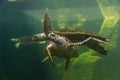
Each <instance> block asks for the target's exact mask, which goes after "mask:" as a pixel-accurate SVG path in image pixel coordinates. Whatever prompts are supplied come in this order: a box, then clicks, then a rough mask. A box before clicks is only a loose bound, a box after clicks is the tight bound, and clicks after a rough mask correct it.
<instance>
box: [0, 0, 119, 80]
mask: <svg viewBox="0 0 120 80" xmlns="http://www.w3.org/2000/svg"><path fill="white" fill-rule="evenodd" d="M119 3H120V0H70V1H68V0H50V1H49V0H1V1H0V80H120V75H119V74H120V64H119V61H120V58H119V57H120V51H119V48H120V46H119V45H120V42H119V40H120V38H119V37H120V8H119V7H120V4H119ZM45 8H48V9H49V15H50V18H51V20H52V23H53V27H54V28H58V27H61V28H64V27H72V28H80V29H84V30H87V31H91V32H96V33H98V34H100V35H103V36H104V37H107V38H109V39H110V41H109V44H106V45H104V46H105V48H106V50H108V55H107V56H102V55H100V54H98V53H97V52H95V51H92V50H90V49H88V48H86V47H79V55H80V56H79V58H75V59H72V60H71V63H70V67H69V69H68V70H67V71H65V70H64V59H61V58H57V57H54V60H55V63H56V66H55V67H53V66H52V65H51V64H50V63H49V61H47V62H45V63H41V61H42V59H43V58H44V57H45V56H46V54H44V47H45V46H46V44H41V45H36V44H31V45H25V46H22V47H20V48H18V49H17V48H15V46H14V43H12V42H10V40H9V39H11V38H14V37H21V36H29V35H33V34H37V33H41V32H43V19H44V13H45Z"/></svg>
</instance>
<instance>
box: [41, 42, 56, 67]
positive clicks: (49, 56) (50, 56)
mask: <svg viewBox="0 0 120 80" xmlns="http://www.w3.org/2000/svg"><path fill="white" fill-rule="evenodd" d="M51 48H52V44H49V45H48V46H47V47H46V48H45V52H46V53H47V56H48V58H47V57H46V58H45V59H43V61H42V62H44V61H46V60H47V59H50V61H51V63H52V65H53V66H54V61H53V58H52V54H51V51H50V50H51Z"/></svg>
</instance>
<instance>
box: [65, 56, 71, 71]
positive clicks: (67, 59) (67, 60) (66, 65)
mask: <svg viewBox="0 0 120 80" xmlns="http://www.w3.org/2000/svg"><path fill="white" fill-rule="evenodd" d="M69 64H70V58H66V62H65V70H67V69H68V66H69Z"/></svg>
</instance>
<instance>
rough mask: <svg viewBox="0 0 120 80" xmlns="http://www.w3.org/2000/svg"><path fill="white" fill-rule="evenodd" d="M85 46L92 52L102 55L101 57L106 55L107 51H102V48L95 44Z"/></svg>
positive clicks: (90, 43)
mask: <svg viewBox="0 0 120 80" xmlns="http://www.w3.org/2000/svg"><path fill="white" fill-rule="evenodd" d="M86 46H87V47H89V48H91V49H93V50H94V51H96V52H98V53H100V54H102V55H107V51H106V50H105V49H104V47H102V46H101V45H100V44H98V43H97V42H89V43H86Z"/></svg>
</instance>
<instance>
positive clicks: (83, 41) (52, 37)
mask: <svg viewBox="0 0 120 80" xmlns="http://www.w3.org/2000/svg"><path fill="white" fill-rule="evenodd" d="M15 40H16V42H20V43H23V44H24V43H38V42H41V41H48V42H49V43H48V45H47V46H46V47H45V53H46V54H47V57H46V58H44V59H43V60H42V62H44V61H46V60H48V59H50V61H51V63H52V64H53V65H54V61H53V59H52V56H57V57H60V58H65V59H66V62H65V69H67V68H68V65H69V62H70V58H76V57H78V56H79V55H78V52H77V49H76V46H81V45H82V46H87V47H89V48H91V49H93V50H95V51H97V52H98V53H100V54H102V55H107V51H106V50H105V49H104V47H102V46H101V45H100V44H99V43H106V42H108V39H107V38H103V37H101V36H99V35H98V34H95V33H91V32H86V31H81V30H74V31H69V30H67V31H61V30H58V31H55V30H53V27H52V23H51V21H50V17H49V15H48V9H47V10H46V13H45V17H44V33H40V34H36V35H33V36H27V37H21V38H19V39H14V40H13V39H12V41H15Z"/></svg>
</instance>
